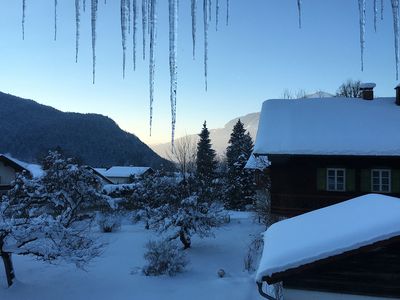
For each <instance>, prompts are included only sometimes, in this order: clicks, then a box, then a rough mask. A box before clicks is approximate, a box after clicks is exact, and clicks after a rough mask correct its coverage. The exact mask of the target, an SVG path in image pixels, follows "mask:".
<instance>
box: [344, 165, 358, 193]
mask: <svg viewBox="0 0 400 300" xmlns="http://www.w3.org/2000/svg"><path fill="white" fill-rule="evenodd" d="M355 190H356V171H355V170H354V169H346V191H347V192H354V191H355Z"/></svg>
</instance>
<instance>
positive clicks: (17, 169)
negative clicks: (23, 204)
mask: <svg viewBox="0 0 400 300" xmlns="http://www.w3.org/2000/svg"><path fill="white" fill-rule="evenodd" d="M23 171H26V172H28V173H30V171H29V170H28V169H27V168H26V166H24V165H23V164H22V163H20V162H19V161H17V160H14V159H12V158H11V157H9V156H6V155H3V154H0V195H1V194H2V193H5V192H7V191H8V190H9V189H10V188H11V183H12V182H13V181H14V180H15V177H16V174H17V173H21V172H23Z"/></svg>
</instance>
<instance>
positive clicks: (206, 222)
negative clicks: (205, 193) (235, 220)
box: [149, 195, 226, 249]
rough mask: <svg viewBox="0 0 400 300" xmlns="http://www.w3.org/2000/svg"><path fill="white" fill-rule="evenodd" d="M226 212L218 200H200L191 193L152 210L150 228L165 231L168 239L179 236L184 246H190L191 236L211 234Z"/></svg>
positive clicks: (222, 220) (223, 218) (221, 222)
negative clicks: (179, 199)
mask: <svg viewBox="0 0 400 300" xmlns="http://www.w3.org/2000/svg"><path fill="white" fill-rule="evenodd" d="M225 218H226V212H225V211H224V209H223V206H222V204H220V203H218V202H206V201H201V200H200V199H199V197H198V196H196V195H192V196H189V197H187V198H184V199H183V200H181V201H178V202H171V203H167V204H164V205H162V206H160V207H158V208H156V209H154V210H153V212H152V218H151V219H150V220H149V226H150V228H153V229H156V230H157V231H159V232H166V233H168V234H169V236H170V239H176V238H178V237H179V239H180V241H181V242H182V244H183V246H184V248H185V249H186V248H190V246H191V237H192V236H193V235H194V234H196V235H198V236H199V237H201V238H204V237H208V236H213V235H214V234H213V232H212V229H213V228H214V227H217V226H219V225H221V224H223V223H224V220H225Z"/></svg>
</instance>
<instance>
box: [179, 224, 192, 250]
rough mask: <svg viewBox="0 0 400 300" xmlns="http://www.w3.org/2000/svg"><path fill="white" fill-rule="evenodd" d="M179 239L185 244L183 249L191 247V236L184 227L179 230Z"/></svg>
mask: <svg viewBox="0 0 400 300" xmlns="http://www.w3.org/2000/svg"><path fill="white" fill-rule="evenodd" d="M179 239H180V240H181V242H182V244H183V249H188V248H190V245H191V240H190V236H189V235H188V234H187V233H186V231H185V230H184V229H181V230H180V231H179Z"/></svg>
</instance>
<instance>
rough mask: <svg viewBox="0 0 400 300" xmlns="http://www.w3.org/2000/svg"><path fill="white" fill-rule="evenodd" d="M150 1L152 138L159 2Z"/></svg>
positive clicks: (155, 0)
mask: <svg viewBox="0 0 400 300" xmlns="http://www.w3.org/2000/svg"><path fill="white" fill-rule="evenodd" d="M149 1H150V20H149V22H150V58H149V83H150V136H151V129H152V126H153V101H154V71H155V46H156V36H157V33H156V21H157V20H156V17H157V14H156V5H157V0H149Z"/></svg>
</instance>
